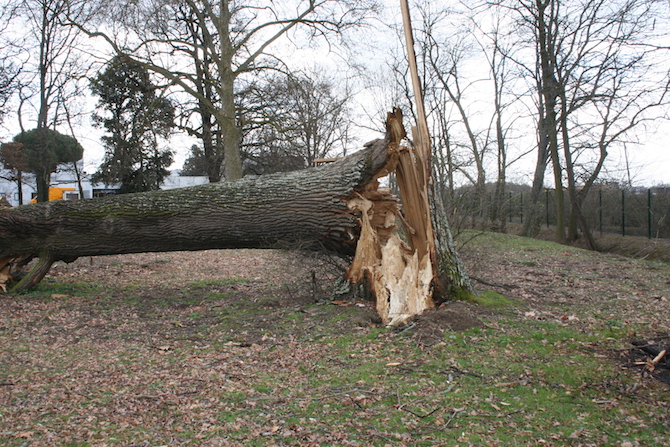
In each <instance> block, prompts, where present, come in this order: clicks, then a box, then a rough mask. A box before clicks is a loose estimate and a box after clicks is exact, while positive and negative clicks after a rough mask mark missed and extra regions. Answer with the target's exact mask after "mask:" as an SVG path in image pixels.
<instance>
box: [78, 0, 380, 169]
mask: <svg viewBox="0 0 670 447" xmlns="http://www.w3.org/2000/svg"><path fill="white" fill-rule="evenodd" d="M375 6H376V2H375V1H374V0H365V1H360V0H357V1H353V0H351V1H350V0H296V1H292V2H288V3H271V4H268V3H267V2H261V1H260V0H258V1H250V2H245V3H244V4H241V3H238V2H231V1H229V0H219V1H217V0H178V1H173V2H168V1H164V0H143V1H140V2H135V1H133V2H119V3H116V2H114V4H112V5H108V8H109V11H108V16H109V17H111V18H112V19H117V20H118V23H121V24H122V25H123V29H122V33H121V34H120V35H122V36H123V37H124V39H125V40H122V39H121V38H118V37H117V36H115V35H114V34H112V33H106V32H104V31H103V29H104V28H103V27H102V26H101V27H100V28H99V29H98V30H93V29H90V28H87V27H85V26H80V27H81V28H82V29H84V30H85V31H86V33H88V35H89V36H92V37H101V38H103V39H105V40H106V41H107V42H108V43H109V44H110V45H111V47H112V48H113V50H114V51H115V52H116V53H118V54H125V55H128V56H132V57H133V58H134V59H135V60H137V61H140V62H142V63H143V64H144V65H145V66H146V67H147V68H148V69H149V70H151V71H153V72H155V73H157V74H159V75H160V76H162V77H164V79H165V80H166V82H167V83H171V84H173V85H174V86H177V87H178V88H179V89H180V91H181V92H183V93H185V94H186V95H188V97H190V98H192V99H193V100H194V101H193V103H194V107H193V109H192V110H193V111H194V112H195V113H196V114H198V115H199V116H200V123H199V124H198V125H195V126H191V127H192V128H193V133H194V134H196V135H199V136H200V137H201V138H202V141H203V145H204V150H205V154H206V157H207V159H208V161H209V162H211V163H215V164H218V163H219V162H220V161H223V160H224V159H225V163H224V176H225V178H226V179H227V180H234V179H237V178H240V177H241V175H242V163H241V157H240V145H241V142H242V126H241V125H240V118H241V115H242V113H243V112H242V110H240V105H239V102H238V101H236V98H237V97H238V95H239V94H240V93H241V92H242V91H244V83H245V80H248V75H250V74H252V73H258V72H259V71H262V70H267V69H277V68H279V67H280V66H281V65H282V64H281V57H280V53H279V52H277V53H275V54H274V55H272V54H271V53H270V51H271V50H272V48H273V44H278V43H279V42H280V41H284V42H285V41H286V40H287V38H293V39H294V40H304V41H307V42H309V41H312V40H313V39H316V38H325V37H327V36H331V35H335V34H340V33H342V32H344V31H345V30H346V29H348V28H351V27H355V26H360V25H361V24H363V23H365V19H366V17H367V15H368V14H369V12H370V11H371V10H373V9H374V7H375ZM73 23H75V24H77V25H81V24H78V23H77V21H76V20H73ZM131 34H132V36H133V39H132V40H131V39H130V38H129V36H130V35H131ZM221 154H223V156H222V155H221ZM217 168H218V166H213V167H211V168H209V167H208V174H209V176H210V179H211V180H218V179H217V178H216V175H217V172H216V171H217Z"/></svg>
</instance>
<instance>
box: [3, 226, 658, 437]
mask: <svg viewBox="0 0 670 447" xmlns="http://www.w3.org/2000/svg"><path fill="white" fill-rule="evenodd" d="M459 246H460V252H461V255H462V257H463V259H464V261H465V263H466V265H467V268H468V271H469V273H470V274H471V275H472V277H473V278H474V281H475V282H474V284H475V286H476V287H477V289H478V292H479V296H480V299H479V300H478V302H477V303H464V302H450V303H447V304H446V305H443V306H442V307H440V308H439V309H436V310H432V311H430V312H428V313H426V314H425V315H423V316H421V317H419V318H417V319H416V320H415V321H413V322H411V323H409V324H408V325H406V326H403V327H400V328H395V329H387V328H384V327H381V326H380V325H379V321H378V320H377V318H376V316H375V314H374V311H373V308H372V305H371V303H369V302H365V301H344V300H338V299H336V300H335V301H333V300H332V299H331V297H330V294H329V290H330V288H331V285H332V283H333V281H334V279H335V278H336V277H337V275H338V274H339V270H338V267H337V266H336V265H335V264H334V263H332V262H328V260H324V259H319V258H313V257H306V256H304V255H301V254H297V253H294V252H285V251H269V250H266V251H254V250H229V251H205V252H194V253H185V252H178V253H155V254H138V255H126V256H111V257H100V258H92V259H91V258H85V259H80V260H78V261H76V262H75V263H73V264H70V265H65V264H62V265H58V266H56V267H55V268H54V269H53V270H52V272H51V273H50V275H49V277H48V278H47V279H45V281H43V284H42V285H41V286H40V287H39V288H38V290H36V291H34V292H31V293H29V294H24V295H0V445H3V446H4V445H7V446H26V447H28V446H46V445H55V446H147V447H148V446H246V445H259V446H265V445H268V446H270V445H276V446H281V445H296V446H339V445H342V446H348V445H356V446H366V445H379V446H387V445H398V446H400V445H407V446H414V445H416V446H419V445H421V446H423V445H427V446H435V445H443V446H467V445H476V446H479V445H482V446H488V445H501V446H504V445H512V446H516V445H527V446H536V445H547V446H553V445H572V446H587V445H597V446H610V445H613V446H621V447H633V446H648V445H659V446H670V415H669V411H670V385H669V384H670V373H669V370H668V369H667V368H666V366H670V365H668V364H666V363H665V362H666V360H667V359H668V356H666V357H665V358H664V359H663V360H662V361H660V362H659V363H658V364H657V365H655V366H654V367H650V366H649V365H647V366H645V365H644V363H645V362H648V361H649V359H650V354H649V353H645V352H644V351H642V350H640V349H638V348H637V347H636V345H635V344H637V345H640V344H644V345H652V346H660V347H661V348H662V347H669V346H670V336H669V331H670V312H669V311H670V302H669V299H670V264H667V263H662V262H649V261H641V260H633V259H630V258H624V257H621V256H616V255H611V254H599V253H594V252H587V251H583V250H580V249H576V248H569V247H564V246H559V245H555V244H552V243H550V242H545V241H537V240H531V239H524V238H518V237H514V236H507V235H500V234H478V233H474V232H468V233H465V234H462V235H461V236H460V238H459ZM634 343H635V344H634Z"/></svg>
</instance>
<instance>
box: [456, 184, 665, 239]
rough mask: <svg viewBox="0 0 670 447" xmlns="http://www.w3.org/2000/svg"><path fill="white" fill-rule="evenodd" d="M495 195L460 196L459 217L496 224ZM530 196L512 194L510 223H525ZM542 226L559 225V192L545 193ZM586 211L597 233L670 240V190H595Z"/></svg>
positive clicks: (506, 211) (507, 205)
mask: <svg viewBox="0 0 670 447" xmlns="http://www.w3.org/2000/svg"><path fill="white" fill-rule="evenodd" d="M492 200H493V197H492V195H488V194H487V197H485V198H484V200H481V201H479V203H478V204H476V203H475V200H474V199H473V194H472V193H471V192H464V193H461V194H459V196H458V198H457V204H455V206H456V212H457V214H458V215H459V216H461V217H462V218H464V220H466V221H467V219H472V221H473V222H474V221H475V220H476V221H478V222H482V221H492V220H494V217H493V216H491V209H492V203H493V202H492ZM529 202H530V193H526V192H523V193H521V192H509V193H507V195H506V197H505V201H504V203H503V204H502V206H501V210H500V211H501V212H502V214H503V216H501V217H500V218H504V219H505V220H506V222H513V223H523V220H524V218H525V211H526V208H527V207H528V206H529V205H530V203H529ZM564 203H565V210H566V216H565V222H567V221H568V220H567V219H568V217H569V213H570V201H569V197H568V194H567V192H564ZM540 205H541V209H542V211H541V219H542V225H546V226H547V227H550V226H553V225H556V220H557V219H556V216H557V214H556V213H557V211H556V208H557V207H556V191H555V190H545V191H544V193H543V194H542V198H541V203H540ZM582 211H583V213H584V217H585V218H586V221H587V223H588V225H589V227H590V228H591V230H592V231H593V232H594V233H595V234H598V233H600V234H604V233H617V234H622V235H624V236H644V237H648V238H650V239H652V238H670V187H658V188H633V189H619V188H613V187H602V188H594V189H592V190H591V191H590V192H589V194H588V196H587V197H586V198H585V200H584V203H583V206H582Z"/></svg>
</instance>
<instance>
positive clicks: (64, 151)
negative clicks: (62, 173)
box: [14, 128, 84, 202]
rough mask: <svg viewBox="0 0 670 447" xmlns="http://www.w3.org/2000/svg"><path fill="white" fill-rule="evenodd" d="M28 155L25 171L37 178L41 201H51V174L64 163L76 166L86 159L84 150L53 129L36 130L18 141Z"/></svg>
mask: <svg viewBox="0 0 670 447" xmlns="http://www.w3.org/2000/svg"><path fill="white" fill-rule="evenodd" d="M14 142H15V143H20V144H21V147H20V150H21V151H22V152H23V153H24V154H25V155H26V157H25V159H24V161H23V162H22V163H26V164H27V169H26V167H23V168H22V169H23V170H26V171H28V172H32V173H33V174H35V180H36V183H37V201H38V202H48V201H49V185H50V183H51V174H52V173H53V172H56V169H58V166H59V165H61V164H63V163H73V162H76V161H78V160H81V158H82V157H83V155H84V148H83V147H81V145H80V144H79V143H78V142H77V140H75V139H74V138H72V137H70V136H68V135H63V134H61V133H58V132H56V131H55V130H51V129H44V128H42V129H33V130H28V131H25V132H21V133H20V134H18V135H17V136H15V137H14Z"/></svg>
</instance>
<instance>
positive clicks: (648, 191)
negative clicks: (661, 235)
mask: <svg viewBox="0 0 670 447" xmlns="http://www.w3.org/2000/svg"><path fill="white" fill-rule="evenodd" d="M647 237H648V238H649V239H651V188H649V189H647Z"/></svg>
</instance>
